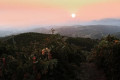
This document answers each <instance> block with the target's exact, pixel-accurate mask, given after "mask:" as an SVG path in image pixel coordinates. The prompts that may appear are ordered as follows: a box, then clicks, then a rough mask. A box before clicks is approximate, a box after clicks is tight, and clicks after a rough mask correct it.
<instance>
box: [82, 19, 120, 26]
mask: <svg viewBox="0 0 120 80" xmlns="http://www.w3.org/2000/svg"><path fill="white" fill-rule="evenodd" d="M80 25H112V26H120V19H112V18H107V19H101V20H94V21H89V22H82V23H80Z"/></svg>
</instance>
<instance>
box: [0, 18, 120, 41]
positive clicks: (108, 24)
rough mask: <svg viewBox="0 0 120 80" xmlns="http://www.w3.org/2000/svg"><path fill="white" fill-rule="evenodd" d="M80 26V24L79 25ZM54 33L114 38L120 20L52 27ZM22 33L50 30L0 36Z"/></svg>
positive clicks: (1, 33) (48, 30)
mask: <svg viewBox="0 0 120 80" xmlns="http://www.w3.org/2000/svg"><path fill="white" fill-rule="evenodd" d="M80 24H81V23H80ZM53 28H54V29H55V33H59V34H61V35H64V36H70V37H84V38H95V39H96V38H97V39H98V38H101V37H104V36H106V35H108V34H113V35H116V36H119V35H120V19H103V20H98V21H91V22H86V23H82V24H81V25H72V26H59V27H58V26H54V27H53ZM24 32H37V33H45V34H50V33H51V28H46V27H45V28H44V27H41V28H39V27H37V28H32V29H25V30H21V31H17V30H14V31H12V30H4V31H3V30H1V31H0V36H1V37H2V36H8V35H12V34H19V33H24Z"/></svg>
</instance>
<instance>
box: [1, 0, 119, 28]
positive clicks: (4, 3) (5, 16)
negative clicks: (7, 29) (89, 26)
mask: <svg viewBox="0 0 120 80" xmlns="http://www.w3.org/2000/svg"><path fill="white" fill-rule="evenodd" d="M72 12H75V13H76V14H77V16H76V15H75V14H74V13H73V14H72V18H75V17H76V19H77V20H79V21H91V20H99V19H104V18H120V0H0V27H4V26H14V27H16V26H31V25H43V24H44V25H56V24H62V23H66V22H69V21H71V16H70V14H71V13H72Z"/></svg>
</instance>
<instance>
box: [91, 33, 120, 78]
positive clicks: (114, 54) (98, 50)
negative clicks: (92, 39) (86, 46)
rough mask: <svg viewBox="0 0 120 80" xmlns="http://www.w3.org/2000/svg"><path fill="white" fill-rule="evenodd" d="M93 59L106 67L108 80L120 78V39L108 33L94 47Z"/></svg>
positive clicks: (102, 66)
mask: <svg viewBox="0 0 120 80" xmlns="http://www.w3.org/2000/svg"><path fill="white" fill-rule="evenodd" d="M91 59H92V60H93V61H94V62H95V63H96V64H97V65H98V66H99V68H102V69H104V71H105V73H106V76H107V78H108V80H119V79H120V61H119V60H120V40H119V39H117V38H116V37H114V36H111V35H108V36H107V37H105V38H103V39H101V41H100V42H99V44H98V45H97V46H96V47H95V48H94V49H93V51H92V54H91Z"/></svg>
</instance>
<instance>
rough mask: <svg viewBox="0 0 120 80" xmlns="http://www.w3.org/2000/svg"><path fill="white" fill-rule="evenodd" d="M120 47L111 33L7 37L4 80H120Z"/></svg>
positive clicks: (0, 66) (0, 74) (1, 55)
mask: <svg viewBox="0 0 120 80" xmlns="http://www.w3.org/2000/svg"><path fill="white" fill-rule="evenodd" d="M119 50H120V40H119V39H118V38H116V37H114V36H111V35H108V36H107V37H104V38H102V39H101V40H96V39H90V38H79V37H77V38H72V37H66V36H61V35H59V34H40V33H23V34H19V35H13V36H9V37H4V38H1V39H0V79H1V80H106V79H107V80H119V73H120V67H119V66H120V63H119V58H120V55H119ZM92 70H93V71H92ZM93 72H94V73H93ZM98 78H99V79H98Z"/></svg>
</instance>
